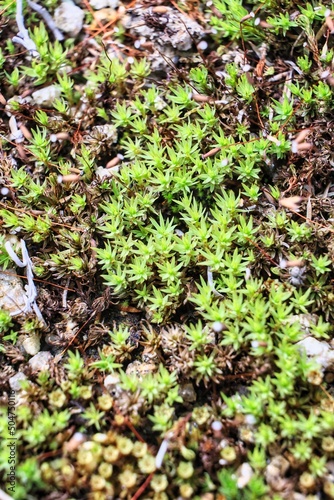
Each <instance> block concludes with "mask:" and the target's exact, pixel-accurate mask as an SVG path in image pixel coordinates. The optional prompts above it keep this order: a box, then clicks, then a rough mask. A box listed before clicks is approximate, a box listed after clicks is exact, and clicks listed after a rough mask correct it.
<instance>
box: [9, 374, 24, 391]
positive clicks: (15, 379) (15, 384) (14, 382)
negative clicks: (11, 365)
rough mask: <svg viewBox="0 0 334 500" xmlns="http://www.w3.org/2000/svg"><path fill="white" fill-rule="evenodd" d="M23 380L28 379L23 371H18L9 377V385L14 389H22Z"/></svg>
mask: <svg viewBox="0 0 334 500" xmlns="http://www.w3.org/2000/svg"><path fill="white" fill-rule="evenodd" d="M21 380H27V377H26V376H25V374H24V373H23V372H18V373H16V374H15V375H13V376H12V377H10V379H9V386H10V388H11V389H12V391H21V389H22V388H21V383H20V382H21Z"/></svg>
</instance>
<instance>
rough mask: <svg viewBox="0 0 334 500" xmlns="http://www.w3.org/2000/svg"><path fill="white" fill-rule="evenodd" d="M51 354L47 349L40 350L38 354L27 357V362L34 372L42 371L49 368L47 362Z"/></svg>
mask: <svg viewBox="0 0 334 500" xmlns="http://www.w3.org/2000/svg"><path fill="white" fill-rule="evenodd" d="M51 358H52V354H51V353H50V352H49V351H40V352H39V353H38V354H36V355H35V356H33V357H32V358H31V359H29V361H28V363H29V365H30V366H31V368H32V370H33V371H35V372H42V371H46V370H48V369H49V362H50V360H51Z"/></svg>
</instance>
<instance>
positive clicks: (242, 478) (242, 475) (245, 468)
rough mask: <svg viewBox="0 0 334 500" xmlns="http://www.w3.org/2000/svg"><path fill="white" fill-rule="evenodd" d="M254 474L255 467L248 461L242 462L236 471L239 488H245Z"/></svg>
mask: <svg viewBox="0 0 334 500" xmlns="http://www.w3.org/2000/svg"><path fill="white" fill-rule="evenodd" d="M253 474H254V472H253V469H252V468H251V466H250V465H249V463H248V462H244V463H243V464H241V465H240V467H239V468H238V470H237V472H236V476H237V478H238V479H237V486H238V488H240V489H241V488H244V487H245V486H246V485H247V484H248V483H249V481H250V480H251V479H252V476H253Z"/></svg>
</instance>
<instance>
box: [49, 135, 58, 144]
mask: <svg viewBox="0 0 334 500" xmlns="http://www.w3.org/2000/svg"><path fill="white" fill-rule="evenodd" d="M57 140H58V137H57V135H56V134H50V141H51V142H57Z"/></svg>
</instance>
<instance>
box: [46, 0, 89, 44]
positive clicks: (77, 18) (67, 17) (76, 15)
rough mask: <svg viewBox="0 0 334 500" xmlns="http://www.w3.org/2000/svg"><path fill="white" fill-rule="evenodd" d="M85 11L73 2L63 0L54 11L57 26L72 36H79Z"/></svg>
mask: <svg viewBox="0 0 334 500" xmlns="http://www.w3.org/2000/svg"><path fill="white" fill-rule="evenodd" d="M84 16H85V13H84V11H83V10H82V9H80V8H79V7H77V6H76V5H75V4H74V3H72V2H62V3H61V4H60V6H59V7H57V8H56V10H55V13H54V22H55V25H56V26H57V28H59V29H60V30H61V31H63V32H64V33H68V34H69V35H70V36H73V37H75V36H77V35H78V34H79V33H80V31H81V30H82V26H83V20H84Z"/></svg>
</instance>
